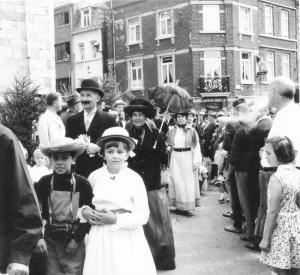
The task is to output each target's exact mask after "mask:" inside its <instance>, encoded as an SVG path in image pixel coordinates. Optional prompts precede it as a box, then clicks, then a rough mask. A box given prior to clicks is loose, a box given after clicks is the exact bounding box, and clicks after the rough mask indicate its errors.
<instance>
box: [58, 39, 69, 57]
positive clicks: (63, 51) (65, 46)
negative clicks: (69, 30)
mask: <svg viewBox="0 0 300 275" xmlns="http://www.w3.org/2000/svg"><path fill="white" fill-rule="evenodd" d="M69 59H70V42H66V43H61V44H57V45H55V60H56V61H63V60H65V61H67V60H69Z"/></svg>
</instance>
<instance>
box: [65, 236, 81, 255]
mask: <svg viewBox="0 0 300 275" xmlns="http://www.w3.org/2000/svg"><path fill="white" fill-rule="evenodd" d="M77 248H78V243H77V242H76V241H75V240H74V239H72V240H71V241H70V242H69V244H68V246H67V248H66V253H67V254H69V255H74V254H75V253H76V252H77Z"/></svg>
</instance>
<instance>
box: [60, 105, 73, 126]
mask: <svg viewBox="0 0 300 275" xmlns="http://www.w3.org/2000/svg"><path fill="white" fill-rule="evenodd" d="M76 114H77V112H76V111H75V110H73V109H69V110H68V111H66V112H64V113H62V114H61V115H60V118H61V120H62V122H63V123H64V125H65V127H66V126H67V121H68V118H69V117H70V116H74V115H76Z"/></svg>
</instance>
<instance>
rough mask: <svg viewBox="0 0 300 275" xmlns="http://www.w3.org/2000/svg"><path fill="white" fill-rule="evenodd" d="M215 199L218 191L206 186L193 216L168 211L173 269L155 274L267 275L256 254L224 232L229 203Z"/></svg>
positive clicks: (231, 234)
mask: <svg viewBox="0 0 300 275" xmlns="http://www.w3.org/2000/svg"><path fill="white" fill-rule="evenodd" d="M218 200H219V191H218V188H216V187H214V186H209V188H208V191H207V192H204V195H203V196H201V207H199V208H197V210H196V213H195V216H193V217H185V216H181V215H176V214H175V211H172V210H171V218H172V225H173V231H174V239H175V249H176V266H177V267H176V269H175V270H173V271H159V272H158V274H161V275H185V274H188V275H210V274H213V275H217V274H222V275H227V274H228V275H229V274H230V275H247V274H262V275H267V274H271V271H270V268H269V267H267V266H265V265H262V264H261V263H259V257H260V253H259V252H253V251H250V250H248V249H246V248H245V247H244V242H243V241H241V240H240V239H239V237H240V235H238V234H234V233H229V232H226V231H224V225H226V224H231V221H232V220H231V219H229V218H225V217H223V216H222V213H225V212H227V211H228V210H230V203H228V202H227V203H224V204H219V201H218Z"/></svg>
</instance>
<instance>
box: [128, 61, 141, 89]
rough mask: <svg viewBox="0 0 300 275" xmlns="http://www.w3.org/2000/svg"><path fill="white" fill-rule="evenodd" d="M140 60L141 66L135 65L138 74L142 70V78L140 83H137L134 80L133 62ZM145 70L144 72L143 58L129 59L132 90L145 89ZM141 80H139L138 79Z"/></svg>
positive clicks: (129, 77) (129, 78)
mask: <svg viewBox="0 0 300 275" xmlns="http://www.w3.org/2000/svg"><path fill="white" fill-rule="evenodd" d="M137 61H139V62H140V66H139V67H135V68H136V69H134V70H135V71H136V75H137V76H138V75H139V70H140V75H141V79H140V83H137V84H135V83H134V80H133V67H132V65H133V62H137ZM143 74H144V72H143V59H131V60H128V80H129V85H128V86H129V87H130V89H131V90H133V91H134V90H144V75H143ZM137 81H139V80H137Z"/></svg>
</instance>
